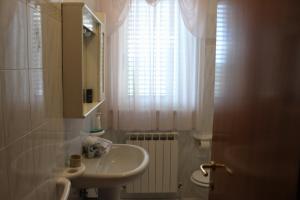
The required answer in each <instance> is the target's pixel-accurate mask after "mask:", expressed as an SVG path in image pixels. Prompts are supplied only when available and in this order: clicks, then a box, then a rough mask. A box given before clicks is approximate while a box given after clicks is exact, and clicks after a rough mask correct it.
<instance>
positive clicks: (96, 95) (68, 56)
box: [62, 2, 105, 118]
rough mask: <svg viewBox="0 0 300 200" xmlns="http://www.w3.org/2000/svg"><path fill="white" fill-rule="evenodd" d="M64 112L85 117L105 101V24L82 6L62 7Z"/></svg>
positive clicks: (70, 3) (64, 4) (78, 3)
mask: <svg viewBox="0 0 300 200" xmlns="http://www.w3.org/2000/svg"><path fill="white" fill-rule="evenodd" d="M62 20H63V21H62V35H63V36H62V38H63V41H62V45H63V112H64V117H65V118H84V117H86V116H87V115H88V114H89V113H91V112H92V111H93V110H95V109H96V108H97V107H99V106H100V105H101V104H102V103H103V101H104V100H105V96H104V88H105V86H104V63H105V62H104V49H105V48H104V45H105V44H104V41H105V40H104V36H105V35H104V34H105V32H104V30H105V27H104V22H103V21H101V20H100V19H99V18H98V17H97V16H96V15H95V14H94V13H93V12H92V11H91V10H90V9H89V8H88V7H87V6H86V5H85V4H84V3H81V2H76V3H75V2H74V3H73V2H66V3H63V4H62Z"/></svg>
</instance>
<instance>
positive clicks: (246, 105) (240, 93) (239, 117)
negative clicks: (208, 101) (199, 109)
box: [210, 0, 300, 200]
mask: <svg viewBox="0 0 300 200" xmlns="http://www.w3.org/2000/svg"><path fill="white" fill-rule="evenodd" d="M218 17H219V19H218V24H217V26H218V28H217V31H218V32H219V37H218V39H217V62H219V63H217V64H216V86H215V87H216V90H215V114H214V130H213V146H212V160H214V161H216V162H220V163H224V164H226V165H227V166H228V167H230V168H231V169H232V170H233V172H234V173H233V175H231V176H230V175H228V174H227V173H226V171H225V170H222V169H221V168H220V169H217V170H215V171H214V173H213V174H212V177H211V179H212V181H213V183H214V189H213V190H212V191H211V192H210V200H220V199H222V200H296V199H297V198H298V199H299V198H300V197H299V196H298V197H297V189H298V187H299V152H300V1H299V0H222V1H219V4H218ZM220 32H222V34H221V33H220ZM217 36H218V35H217ZM218 45H219V47H218ZM221 47H222V48H221ZM218 50H219V52H218ZM218 54H219V56H218ZM218 59H219V60H218Z"/></svg>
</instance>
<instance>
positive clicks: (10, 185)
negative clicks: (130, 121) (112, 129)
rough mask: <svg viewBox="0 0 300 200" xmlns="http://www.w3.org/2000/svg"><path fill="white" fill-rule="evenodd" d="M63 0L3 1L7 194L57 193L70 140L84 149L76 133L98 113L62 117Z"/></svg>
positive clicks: (0, 64) (1, 193)
mask: <svg viewBox="0 0 300 200" xmlns="http://www.w3.org/2000/svg"><path fill="white" fill-rule="evenodd" d="M90 1H91V0H90ZM60 3H61V2H60V0H51V1H50V0H49V1H48V0H1V1H0V199H3V200H4V199H5V200H22V199H28V200H40V199H46V200H47V199H49V200H50V199H51V200H53V199H55V183H54V177H55V175H56V174H57V173H58V172H59V170H60V169H61V168H62V167H63V166H64V163H65V161H64V155H65V150H66V146H67V150H68V152H69V153H70V152H71V153H72V152H75V151H79V149H80V144H79V145H76V144H77V143H76V142H75V143H74V142H73V140H71V139H74V138H78V136H79V132H80V131H79V130H82V129H86V130H88V129H89V127H90V125H91V121H92V120H91V119H92V117H89V118H88V119H86V120H64V119H63V117H62V54H61V52H62V51H61V50H62V49H61V39H62V38H61V4H60ZM75 129H76V132H75V131H73V130H75ZM68 139H70V140H68ZM74 141H75V140H74ZM74 144H75V145H76V146H75V145H74Z"/></svg>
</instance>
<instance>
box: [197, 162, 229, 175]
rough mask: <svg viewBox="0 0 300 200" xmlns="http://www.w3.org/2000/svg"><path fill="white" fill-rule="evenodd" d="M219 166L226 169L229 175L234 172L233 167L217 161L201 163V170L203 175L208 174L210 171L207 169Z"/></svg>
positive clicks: (214, 168)
mask: <svg viewBox="0 0 300 200" xmlns="http://www.w3.org/2000/svg"><path fill="white" fill-rule="evenodd" d="M217 168H223V169H225V170H226V172H227V173H228V174H229V175H232V174H233V171H232V169H230V168H229V167H228V166H226V165H225V164H221V163H216V162H215V161H210V162H209V163H204V164H201V165H200V170H201V172H202V174H203V176H208V172H207V171H206V169H212V170H216V169H217Z"/></svg>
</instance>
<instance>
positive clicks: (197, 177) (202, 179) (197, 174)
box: [191, 169, 210, 188]
mask: <svg viewBox="0 0 300 200" xmlns="http://www.w3.org/2000/svg"><path fill="white" fill-rule="evenodd" d="M207 172H208V176H203V174H202V172H201V170H200V169H198V170H196V171H194V172H193V173H192V175H191V181H192V182H193V183H194V184H196V185H197V186H199V187H203V188H209V186H210V179H209V177H210V171H209V170H207Z"/></svg>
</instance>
